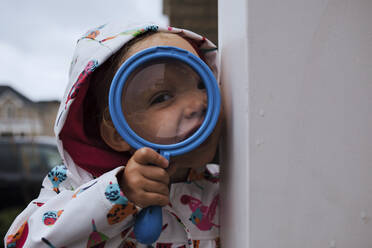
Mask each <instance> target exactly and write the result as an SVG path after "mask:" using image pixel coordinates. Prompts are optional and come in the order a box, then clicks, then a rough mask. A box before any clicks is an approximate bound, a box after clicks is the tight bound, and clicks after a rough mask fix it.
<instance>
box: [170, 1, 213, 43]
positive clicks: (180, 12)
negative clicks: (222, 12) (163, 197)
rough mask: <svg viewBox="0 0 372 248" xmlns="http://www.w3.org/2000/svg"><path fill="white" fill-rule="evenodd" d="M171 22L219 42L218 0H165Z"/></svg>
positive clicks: (171, 24) (174, 25) (175, 25)
mask: <svg viewBox="0 0 372 248" xmlns="http://www.w3.org/2000/svg"><path fill="white" fill-rule="evenodd" d="M163 12H164V14H165V15H168V16H169V24H170V26H173V27H182V28H186V29H189V30H192V31H194V32H196V33H198V34H201V35H203V36H205V37H207V38H208V39H210V40H211V41H212V42H213V43H215V44H217V43H218V21H217V0H163Z"/></svg>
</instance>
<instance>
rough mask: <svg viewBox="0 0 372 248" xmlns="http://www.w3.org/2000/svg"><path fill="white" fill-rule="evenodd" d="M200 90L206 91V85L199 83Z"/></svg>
mask: <svg viewBox="0 0 372 248" xmlns="http://www.w3.org/2000/svg"><path fill="white" fill-rule="evenodd" d="M198 89H199V90H204V89H205V85H204V83H203V81H199V82H198Z"/></svg>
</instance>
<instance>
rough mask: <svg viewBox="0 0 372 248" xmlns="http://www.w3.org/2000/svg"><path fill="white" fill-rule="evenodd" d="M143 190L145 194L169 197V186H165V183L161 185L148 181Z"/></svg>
mask: <svg viewBox="0 0 372 248" xmlns="http://www.w3.org/2000/svg"><path fill="white" fill-rule="evenodd" d="M142 189H143V190H144V191H145V192H149V193H151V192H152V193H158V194H161V195H164V196H166V197H168V196H169V188H168V184H164V183H160V182H156V181H151V180H146V182H145V183H144V185H143V186H142Z"/></svg>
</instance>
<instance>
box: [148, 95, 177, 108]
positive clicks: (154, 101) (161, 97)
mask: <svg viewBox="0 0 372 248" xmlns="http://www.w3.org/2000/svg"><path fill="white" fill-rule="evenodd" d="M171 98H172V96H171V95H170V94H168V93H161V94H160V95H157V96H155V97H154V98H153V99H152V100H151V103H150V105H154V104H159V103H162V102H165V101H167V100H169V99H171Z"/></svg>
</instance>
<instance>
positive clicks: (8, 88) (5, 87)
mask: <svg viewBox="0 0 372 248" xmlns="http://www.w3.org/2000/svg"><path fill="white" fill-rule="evenodd" d="M5 92H12V93H13V94H15V95H16V96H17V97H19V98H20V99H21V100H22V101H23V102H25V103H27V104H35V105H38V106H43V105H48V104H59V101H58V100H50V101H44V100H43V101H36V102H35V101H32V100H31V99H29V98H27V97H26V96H24V95H23V94H21V93H20V92H18V91H17V90H15V89H14V88H12V87H11V86H9V85H0V98H1V96H2V94H3V93H5Z"/></svg>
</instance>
